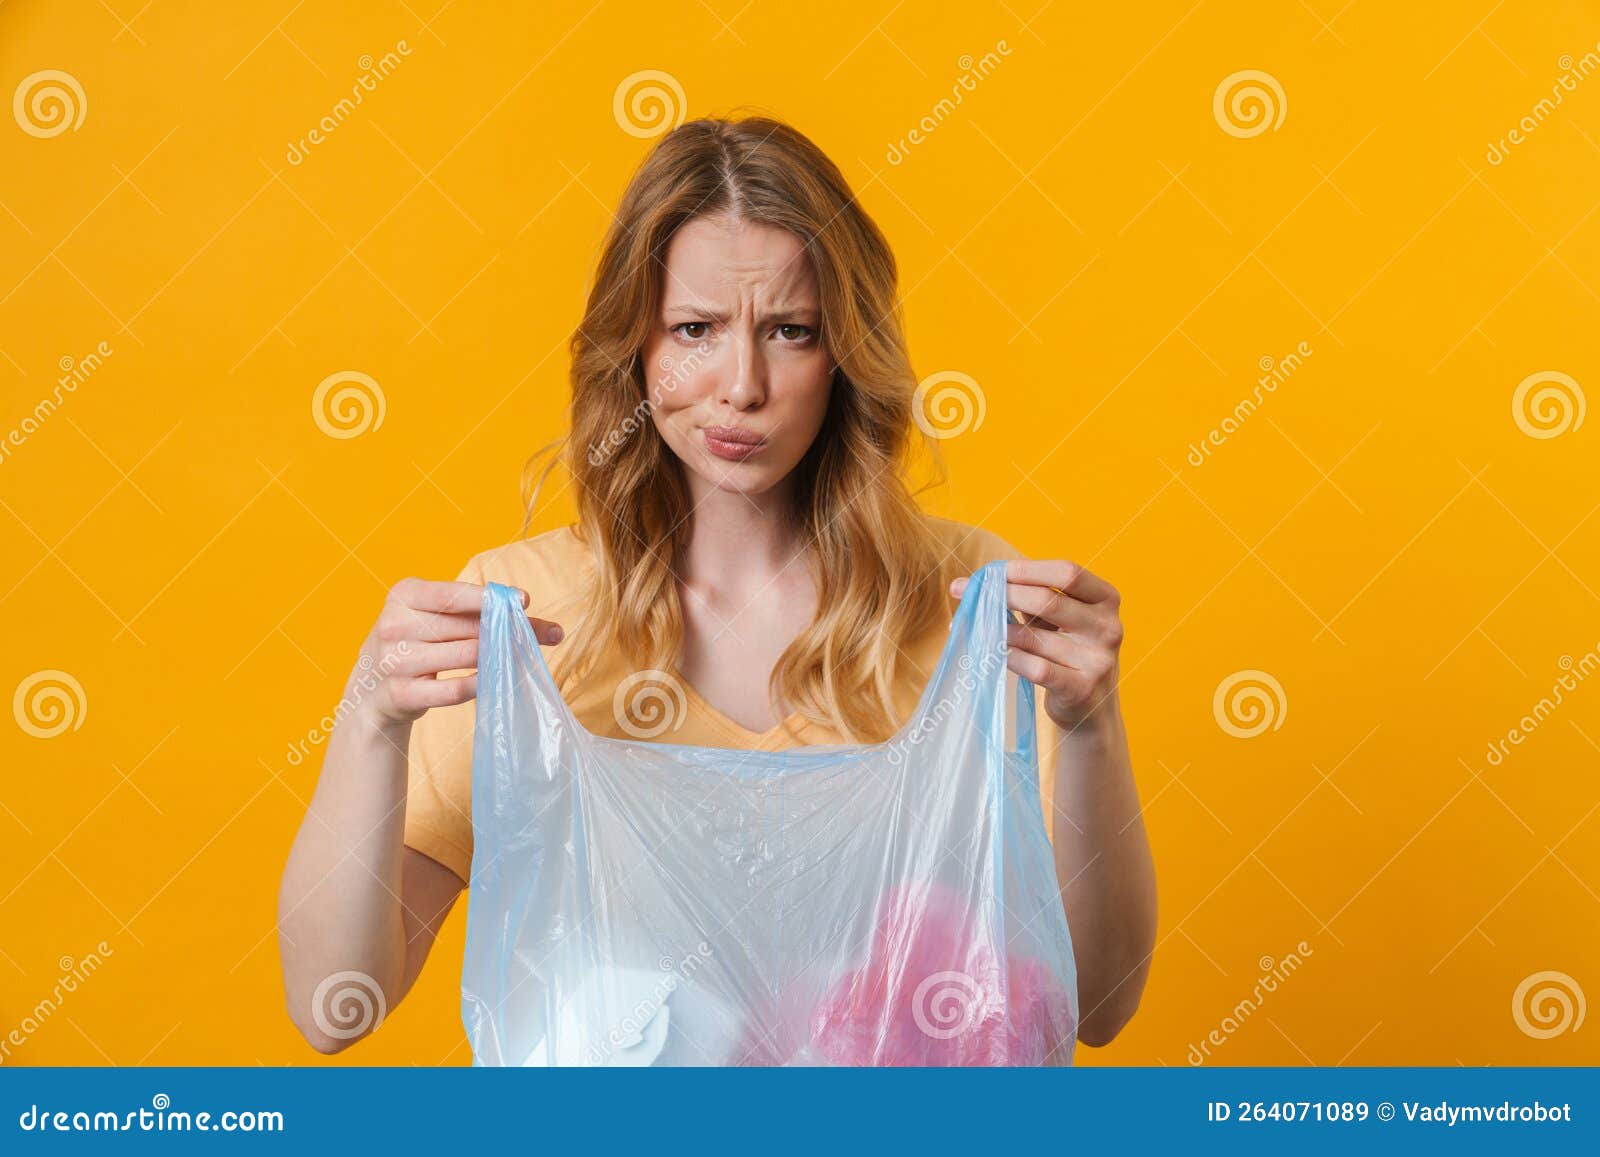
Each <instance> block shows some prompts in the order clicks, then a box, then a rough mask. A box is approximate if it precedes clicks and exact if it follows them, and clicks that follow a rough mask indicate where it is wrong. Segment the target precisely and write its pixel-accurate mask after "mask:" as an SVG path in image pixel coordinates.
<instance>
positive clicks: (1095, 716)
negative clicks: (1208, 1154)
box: [951, 559, 1156, 1045]
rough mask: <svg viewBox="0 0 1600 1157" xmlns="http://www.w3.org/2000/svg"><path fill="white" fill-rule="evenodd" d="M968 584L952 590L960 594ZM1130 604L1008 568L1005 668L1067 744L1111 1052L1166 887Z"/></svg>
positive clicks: (1083, 582)
mask: <svg viewBox="0 0 1600 1157" xmlns="http://www.w3.org/2000/svg"><path fill="white" fill-rule="evenodd" d="M966 583H967V580H966V579H958V580H956V582H954V583H953V584H951V593H952V594H954V595H958V596H959V595H960V594H961V592H962V591H963V590H964V589H966ZM1121 605H1122V598H1121V596H1120V595H1119V594H1118V593H1117V591H1116V588H1114V587H1113V586H1111V584H1110V583H1108V582H1106V581H1105V580H1104V579H1102V578H1099V577H1098V576H1096V575H1094V574H1092V573H1091V572H1089V571H1087V570H1085V569H1084V568H1083V567H1081V566H1078V565H1077V564H1076V563H1071V562H1067V561H1064V560H1035V559H1012V560H1009V561H1008V562H1007V563H1006V606H1007V607H1009V608H1010V609H1011V610H1014V611H1016V612H1018V613H1019V614H1021V615H1022V616H1023V622H1022V623H1021V624H1012V625H1011V626H1010V627H1008V628H1007V631H1006V643H1007V646H1008V647H1009V654H1008V655H1007V658H1006V666H1007V667H1008V668H1009V669H1010V670H1012V671H1014V672H1016V673H1017V674H1018V675H1021V676H1022V677H1023V678H1025V679H1027V680H1028V681H1029V682H1031V683H1033V684H1034V686H1036V687H1038V688H1039V689H1040V690H1041V691H1043V692H1044V693H1045V701H1044V707H1045V713H1046V714H1047V715H1048V716H1049V717H1050V719H1051V720H1052V721H1053V722H1054V723H1055V724H1056V725H1057V726H1058V727H1059V728H1060V729H1061V734H1060V735H1059V736H1057V737H1056V738H1057V747H1056V777H1055V798H1054V799H1053V800H1052V801H1051V802H1052V804H1053V806H1052V808H1051V822H1052V824H1053V826H1054V829H1055V830H1054V832H1053V835H1052V840H1053V842H1054V844H1055V856H1056V877H1057V880H1058V881H1059V883H1060V885H1061V899H1062V906H1063V907H1064V908H1065V910H1066V914H1067V924H1068V927H1069V928H1070V929H1071V931H1072V947H1073V954H1074V957H1075V962H1076V964H1077V968H1078V1039H1079V1040H1081V1041H1082V1042H1083V1043H1084V1044H1086V1045H1105V1044H1109V1043H1110V1042H1111V1040H1112V1039H1113V1038H1114V1037H1115V1036H1116V1035H1117V1033H1118V1032H1120V1031H1121V1030H1122V1026H1123V1025H1125V1024H1127V1023H1128V1021H1129V1020H1130V1019H1131V1018H1132V1016H1133V1014H1134V1010H1136V1009H1137V1008H1138V1007H1139V997H1140V996H1141V995H1142V994H1143V992H1144V985H1145V980H1146V978H1147V977H1148V976H1149V971H1150V956H1151V954H1152V953H1153V952H1154V951H1155V942H1156V879H1155V865H1154V863H1153V861H1152V859H1151V856H1150V842H1149V840H1148V838H1147V837H1146V835H1145V830H1144V820H1143V818H1142V817H1141V814H1140V808H1139V792H1138V788H1137V786H1136V785H1135V783H1134V779H1133V766H1132V763H1131V761H1130V759H1129V756H1128V733H1127V729H1126V728H1125V727H1124V726H1123V722H1122V708H1121V705H1120V702H1119V700H1118V697H1117V672H1118V659H1117V657H1118V652H1119V650H1120V648H1121V646H1122V619H1121Z"/></svg>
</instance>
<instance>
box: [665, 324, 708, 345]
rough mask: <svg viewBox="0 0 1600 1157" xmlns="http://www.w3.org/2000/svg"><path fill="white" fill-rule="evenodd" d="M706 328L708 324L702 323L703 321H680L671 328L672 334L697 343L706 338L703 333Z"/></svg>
mask: <svg viewBox="0 0 1600 1157" xmlns="http://www.w3.org/2000/svg"><path fill="white" fill-rule="evenodd" d="M708 328H709V323H707V322H703V321H682V322H679V323H678V324H677V325H675V326H673V327H672V331H673V332H674V333H676V334H677V335H678V336H679V337H683V338H687V339H688V340H689V341H699V340H700V339H701V338H703V337H705V336H706V334H705V331H706V330H707V329H708ZM690 330H698V331H699V332H697V333H690V332H689V331H690Z"/></svg>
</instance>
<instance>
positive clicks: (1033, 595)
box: [1006, 583, 1104, 633]
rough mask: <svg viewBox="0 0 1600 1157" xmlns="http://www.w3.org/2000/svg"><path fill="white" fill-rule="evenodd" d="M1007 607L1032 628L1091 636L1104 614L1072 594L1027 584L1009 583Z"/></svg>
mask: <svg viewBox="0 0 1600 1157" xmlns="http://www.w3.org/2000/svg"><path fill="white" fill-rule="evenodd" d="M1006 606H1008V607H1010V608H1011V609H1012V610H1014V611H1016V612H1017V613H1018V614H1020V615H1022V616H1024V621H1025V622H1026V623H1027V624H1028V625H1029V626H1038V627H1043V628H1044V629H1045V630H1047V631H1049V630H1059V631H1080V632H1083V633H1089V632H1090V631H1092V630H1093V629H1094V627H1095V624H1096V623H1097V621H1098V620H1099V619H1100V617H1101V616H1102V615H1103V613H1104V612H1103V611H1102V610H1101V609H1100V608H1099V607H1096V606H1094V605H1092V604H1090V603H1086V602H1083V601H1082V600H1081V599H1077V598H1074V597H1073V596H1072V595H1066V594H1062V593H1061V592H1060V591H1058V590H1052V589H1051V588H1050V587H1038V586H1032V585H1031V584H1027V583H1007V584H1006Z"/></svg>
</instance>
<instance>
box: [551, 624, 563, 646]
mask: <svg viewBox="0 0 1600 1157" xmlns="http://www.w3.org/2000/svg"><path fill="white" fill-rule="evenodd" d="M550 637H551V639H552V640H553V641H554V642H557V643H559V642H560V641H561V640H562V639H564V638H566V637H567V632H565V631H564V630H562V629H561V628H560V627H556V628H554V629H553V630H551V632H550Z"/></svg>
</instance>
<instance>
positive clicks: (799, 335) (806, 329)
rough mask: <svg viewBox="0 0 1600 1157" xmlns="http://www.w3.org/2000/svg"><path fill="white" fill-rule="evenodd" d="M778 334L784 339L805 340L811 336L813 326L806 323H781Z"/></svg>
mask: <svg viewBox="0 0 1600 1157" xmlns="http://www.w3.org/2000/svg"><path fill="white" fill-rule="evenodd" d="M778 335H779V336H780V337H782V338H783V340H784V341H805V340H806V338H808V337H810V336H811V327H810V326H805V325H780V326H779V327H778Z"/></svg>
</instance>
